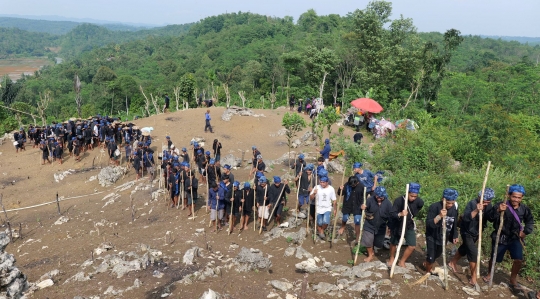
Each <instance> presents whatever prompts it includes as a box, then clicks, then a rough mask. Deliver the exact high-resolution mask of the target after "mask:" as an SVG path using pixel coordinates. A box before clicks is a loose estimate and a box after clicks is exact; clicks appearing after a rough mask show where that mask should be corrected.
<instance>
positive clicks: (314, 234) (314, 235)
mask: <svg viewBox="0 0 540 299" xmlns="http://www.w3.org/2000/svg"><path fill="white" fill-rule="evenodd" d="M317 186H318V177H317V169H315V187H314V188H317ZM314 199H315V216H314V217H313V243H315V238H316V237H317V194H315V198H314Z"/></svg>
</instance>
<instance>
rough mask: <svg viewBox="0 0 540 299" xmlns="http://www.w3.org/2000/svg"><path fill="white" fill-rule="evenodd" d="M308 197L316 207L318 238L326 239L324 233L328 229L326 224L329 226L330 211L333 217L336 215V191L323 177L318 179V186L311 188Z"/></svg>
mask: <svg viewBox="0 0 540 299" xmlns="http://www.w3.org/2000/svg"><path fill="white" fill-rule="evenodd" d="M309 196H310V199H311V200H314V201H315V205H316V211H317V214H316V223H317V224H316V225H317V232H318V235H319V238H321V239H322V240H324V239H325V238H326V235H325V234H324V231H325V229H326V228H327V227H328V224H330V213H331V212H332V209H333V211H334V217H335V216H336V214H337V209H336V191H335V190H334V187H332V186H330V184H329V183H328V177H327V176H323V177H321V178H320V183H319V185H317V186H315V188H313V190H312V191H311V193H310V195H309Z"/></svg>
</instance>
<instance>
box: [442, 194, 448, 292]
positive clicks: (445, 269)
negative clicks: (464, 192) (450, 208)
mask: <svg viewBox="0 0 540 299" xmlns="http://www.w3.org/2000/svg"><path fill="white" fill-rule="evenodd" d="M442 208H443V209H446V198H443V204H442ZM442 258H443V270H444V290H445V291H447V290H448V265H447V264H446V216H445V217H442Z"/></svg>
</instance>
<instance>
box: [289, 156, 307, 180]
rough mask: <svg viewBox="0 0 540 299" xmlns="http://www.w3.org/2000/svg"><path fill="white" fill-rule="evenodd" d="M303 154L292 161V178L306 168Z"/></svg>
mask: <svg viewBox="0 0 540 299" xmlns="http://www.w3.org/2000/svg"><path fill="white" fill-rule="evenodd" d="M304 158H305V156H304V154H300V155H298V160H296V161H294V165H293V166H291V169H294V176H298V174H299V173H300V169H302V168H305V167H306V161H304Z"/></svg>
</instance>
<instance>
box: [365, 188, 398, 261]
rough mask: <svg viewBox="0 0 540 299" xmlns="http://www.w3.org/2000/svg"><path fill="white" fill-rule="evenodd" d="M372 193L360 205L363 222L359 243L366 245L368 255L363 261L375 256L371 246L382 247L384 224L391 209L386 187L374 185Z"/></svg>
mask: <svg viewBox="0 0 540 299" xmlns="http://www.w3.org/2000/svg"><path fill="white" fill-rule="evenodd" d="M373 193H374V195H373V196H371V197H369V198H368V199H367V203H366V204H365V205H362V206H361V209H362V210H363V211H365V220H364V221H365V222H364V230H363V232H362V241H361V242H360V245H361V246H364V247H366V249H367V252H368V257H367V258H365V259H364V262H371V261H372V260H373V258H374V257H375V252H374V250H373V246H376V247H379V248H382V247H383V241H384V236H385V234H386V224H387V222H388V218H389V217H390V210H391V209H392V203H391V202H390V201H389V200H388V194H387V193H386V188H384V187H381V186H379V187H376V188H375V190H374V191H373Z"/></svg>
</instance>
